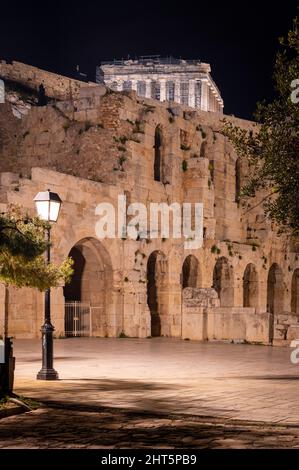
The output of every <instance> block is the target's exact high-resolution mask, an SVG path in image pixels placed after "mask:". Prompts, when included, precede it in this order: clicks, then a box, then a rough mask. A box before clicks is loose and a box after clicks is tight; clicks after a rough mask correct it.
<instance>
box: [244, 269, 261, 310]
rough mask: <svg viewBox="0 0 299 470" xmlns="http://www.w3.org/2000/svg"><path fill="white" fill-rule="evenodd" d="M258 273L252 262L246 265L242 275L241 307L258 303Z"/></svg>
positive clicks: (253, 305)
mask: <svg viewBox="0 0 299 470" xmlns="http://www.w3.org/2000/svg"><path fill="white" fill-rule="evenodd" d="M258 294H259V292H258V274H257V270H256V267H255V266H254V264H252V263H249V264H248V265H247V266H246V269H245V271H244V276H243V307H257V305H258Z"/></svg>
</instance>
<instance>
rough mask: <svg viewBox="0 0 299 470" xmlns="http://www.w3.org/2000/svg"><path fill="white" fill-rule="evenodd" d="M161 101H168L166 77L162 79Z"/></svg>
mask: <svg viewBox="0 0 299 470" xmlns="http://www.w3.org/2000/svg"><path fill="white" fill-rule="evenodd" d="M160 101H166V80H165V79H164V78H161V80H160Z"/></svg>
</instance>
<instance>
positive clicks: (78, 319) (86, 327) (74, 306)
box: [64, 301, 92, 337]
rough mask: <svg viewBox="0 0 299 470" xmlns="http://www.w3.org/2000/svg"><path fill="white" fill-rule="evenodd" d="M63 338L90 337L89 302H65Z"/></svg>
mask: <svg viewBox="0 0 299 470" xmlns="http://www.w3.org/2000/svg"><path fill="white" fill-rule="evenodd" d="M64 318H65V325H64V327H65V336H67V337H70V336H91V330H92V328H91V307H90V303H89V302H77V301H74V302H65V317H64Z"/></svg>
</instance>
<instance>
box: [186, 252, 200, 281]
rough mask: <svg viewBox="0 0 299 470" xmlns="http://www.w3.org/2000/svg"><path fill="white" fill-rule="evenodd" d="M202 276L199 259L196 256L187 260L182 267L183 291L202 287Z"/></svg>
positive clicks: (191, 256) (188, 257) (190, 256)
mask: <svg viewBox="0 0 299 470" xmlns="http://www.w3.org/2000/svg"><path fill="white" fill-rule="evenodd" d="M200 285H201V276H200V268H199V262H198V259H197V258H196V257H195V256H194V255H189V256H187V257H186V258H185V261H184V263H183V266H182V289H185V287H200Z"/></svg>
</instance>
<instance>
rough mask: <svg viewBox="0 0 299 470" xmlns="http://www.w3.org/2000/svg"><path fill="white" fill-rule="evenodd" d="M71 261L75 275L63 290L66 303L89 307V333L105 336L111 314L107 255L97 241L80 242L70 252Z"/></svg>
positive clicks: (111, 277)
mask: <svg viewBox="0 0 299 470" xmlns="http://www.w3.org/2000/svg"><path fill="white" fill-rule="evenodd" d="M69 256H71V257H72V258H73V260H74V266H73V268H74V274H73V276H72V280H71V282H70V284H68V285H66V286H65V287H64V297H65V301H66V302H70V301H79V302H80V301H81V302H88V303H90V306H91V309H92V333H93V335H96V336H106V335H107V334H108V330H109V320H110V319H111V314H112V311H113V303H114V301H115V299H114V298H113V269H112V262H111V258H110V255H109V253H108V251H107V250H106V248H105V247H104V246H103V244H102V243H101V242H100V241H99V240H97V239H96V238H92V237H86V238H83V239H81V240H79V241H78V242H77V243H76V244H75V245H74V246H73V247H72V249H71V250H70V252H69Z"/></svg>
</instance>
